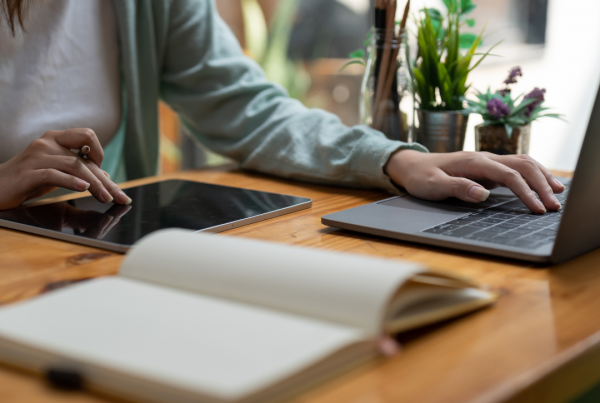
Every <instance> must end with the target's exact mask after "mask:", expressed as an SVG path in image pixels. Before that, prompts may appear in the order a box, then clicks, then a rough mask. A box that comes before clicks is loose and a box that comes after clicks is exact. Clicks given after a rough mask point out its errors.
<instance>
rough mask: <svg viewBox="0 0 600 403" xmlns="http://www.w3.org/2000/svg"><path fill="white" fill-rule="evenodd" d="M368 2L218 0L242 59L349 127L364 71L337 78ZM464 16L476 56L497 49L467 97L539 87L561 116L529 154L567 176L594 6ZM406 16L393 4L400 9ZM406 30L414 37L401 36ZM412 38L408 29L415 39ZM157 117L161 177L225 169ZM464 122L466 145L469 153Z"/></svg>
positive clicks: (592, 80) (588, 93)
mask: <svg viewBox="0 0 600 403" xmlns="http://www.w3.org/2000/svg"><path fill="white" fill-rule="evenodd" d="M373 2H374V0H216V4H217V8H218V10H219V13H220V14H221V16H222V18H223V19H224V20H225V22H226V23H227V24H228V25H229V26H230V27H231V30H232V31H233V33H234V34H235V36H236V37H237V39H238V40H239V42H240V45H241V46H242V48H243V49H244V51H245V53H246V54H247V55H248V56H249V57H252V58H253V59H255V60H256V61H257V62H259V63H260V64H261V66H262V67H263V68H264V69H265V71H266V74H267V77H268V78H269V79H271V80H274V81H276V82H278V83H280V84H281V85H283V86H284V87H286V89H287V90H288V91H289V92H290V94H291V96H293V97H294V98H297V99H299V100H301V101H302V102H304V103H305V105H307V106H308V107H318V108H323V109H325V110H327V111H330V112H332V113H335V114H336V115H338V116H339V117H340V119H341V120H342V121H343V122H344V123H345V124H347V125H355V124H358V120H359V116H358V104H359V97H360V84H361V80H362V75H363V72H364V69H363V67H362V66H360V65H352V66H350V67H349V68H347V69H345V70H344V71H343V72H341V73H339V70H340V68H341V67H342V66H343V65H344V64H345V63H346V62H347V61H348V60H349V59H348V54H349V53H350V52H352V51H353V50H356V49H358V48H363V47H364V45H363V44H364V41H365V35H366V33H367V31H368V30H369V27H370V26H371V21H372V16H371V10H372V8H373ZM474 2H475V4H476V5H477V9H476V10H475V11H474V13H473V14H472V16H473V17H474V18H475V19H476V21H477V24H476V25H475V26H474V27H473V28H470V29H471V30H473V31H474V32H479V31H480V30H481V29H482V28H483V26H484V25H486V37H485V43H484V45H483V47H482V51H485V50H487V49H488V48H489V47H491V46H492V45H494V44H496V43H497V42H499V41H502V43H501V44H500V45H499V46H498V47H496V48H495V49H494V51H493V53H494V54H496V55H498V56H497V57H489V58H488V59H486V60H485V61H484V62H483V63H482V64H481V65H480V66H479V67H478V68H477V69H475V70H474V71H473V73H472V74H471V79H470V81H471V82H472V84H473V87H474V88H477V89H479V90H481V91H485V90H486V89H487V88H488V87H491V88H492V90H494V89H497V88H499V87H500V86H501V84H502V81H504V79H505V78H506V75H507V73H508V70H509V69H510V68H511V67H514V66H521V67H522V69H523V73H524V76H523V78H522V79H521V80H520V82H519V84H518V85H517V86H515V91H516V92H518V93H520V92H529V91H530V90H531V89H533V88H534V87H540V88H546V90H547V93H546V100H547V101H546V106H548V107H551V108H552V109H553V110H555V111H557V112H558V113H562V114H564V115H565V116H566V119H567V120H568V122H561V121H557V120H554V119H548V120H541V121H538V122H534V123H533V129H532V130H533V131H532V140H531V155H532V156H533V157H534V158H536V159H537V160H539V161H540V162H542V163H543V164H545V165H546V166H548V167H550V168H554V169H559V170H573V169H574V168H575V164H576V162H577V157H578V155H579V150H580V147H581V142H582V140H583V136H584V134H585V130H586V127H587V120H588V118H589V115H590V113H591V108H592V103H593V101H594V98H595V95H596V92H597V91H598V85H599V83H600V24H598V23H597V16H598V15H599V14H600V1H598V0H475V1H474ZM424 6H429V7H438V8H442V6H441V0H413V2H412V12H413V13H415V12H416V11H417V10H419V9H421V8H422V7H424ZM403 8H404V2H403V1H402V0H400V2H399V9H403ZM409 29H412V28H409ZM413 32H414V30H413ZM160 112H161V132H162V134H161V171H162V173H168V172H174V171H177V170H181V169H190V168H196V167H201V166H205V165H215V164H219V163H223V162H224V161H226V160H225V159H224V158H222V157H220V156H218V155H215V154H213V153H210V152H208V151H207V150H205V149H204V148H202V146H200V145H198V144H196V142H195V141H194V140H192V139H191V138H190V137H189V136H187V135H186V134H185V133H184V132H182V131H181V126H180V125H179V122H178V119H177V117H176V115H175V114H174V113H173V112H172V111H170V110H169V108H168V107H167V106H166V105H161V106H160ZM479 123H481V119H480V118H479V117H478V116H475V115H472V116H471V118H470V124H469V129H468V132H467V139H466V144H465V149H466V150H474V148H475V146H474V135H473V133H474V127H475V125H477V124H479Z"/></svg>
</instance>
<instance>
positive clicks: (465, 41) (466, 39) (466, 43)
mask: <svg viewBox="0 0 600 403" xmlns="http://www.w3.org/2000/svg"><path fill="white" fill-rule="evenodd" d="M477 39H478V36H477V35H475V34H472V33H470V32H466V33H464V34H460V48H461V49H469V48H471V46H473V44H474V43H475V41H477ZM478 46H481V42H479V45H478Z"/></svg>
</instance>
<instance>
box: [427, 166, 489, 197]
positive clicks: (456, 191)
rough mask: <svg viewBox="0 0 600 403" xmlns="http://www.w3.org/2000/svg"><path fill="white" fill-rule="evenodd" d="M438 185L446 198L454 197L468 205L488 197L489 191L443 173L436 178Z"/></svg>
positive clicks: (471, 182) (464, 179)
mask: <svg viewBox="0 0 600 403" xmlns="http://www.w3.org/2000/svg"><path fill="white" fill-rule="evenodd" d="M438 184H439V186H440V188H441V189H444V191H445V192H446V197H450V196H452V197H456V198H457V199H460V200H462V201H466V202H469V203H481V202H483V201H486V200H487V199H488V197H489V196H490V191H489V190H487V189H486V188H484V187H483V186H481V185H480V184H479V183H476V182H473V181H472V180H470V179H466V178H457V177H453V176H448V175H446V174H445V173H444V174H442V175H440V176H439V178H438Z"/></svg>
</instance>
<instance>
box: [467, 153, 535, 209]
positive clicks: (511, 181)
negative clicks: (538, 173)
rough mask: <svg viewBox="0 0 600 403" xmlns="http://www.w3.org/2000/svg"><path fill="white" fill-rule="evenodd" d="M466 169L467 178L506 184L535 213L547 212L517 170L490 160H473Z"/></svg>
mask: <svg viewBox="0 0 600 403" xmlns="http://www.w3.org/2000/svg"><path fill="white" fill-rule="evenodd" d="M464 169H465V176H468V177H471V176H475V177H483V178H486V179H488V180H493V181H495V182H498V183H502V184H504V186H506V187H508V188H509V189H510V190H511V191H512V192H513V193H514V194H515V195H516V196H517V197H518V198H519V199H521V201H522V202H523V203H525V205H526V206H527V207H528V208H529V209H530V210H531V211H533V212H534V213H538V214H543V213H545V212H546V208H545V207H544V205H543V204H542V202H541V201H540V200H538V198H537V196H536V195H535V193H533V191H532V190H531V188H530V187H529V185H528V184H527V182H525V180H524V179H523V177H522V176H521V174H520V173H519V172H517V171H516V170H514V169H512V168H509V167H508V166H506V165H504V164H501V163H499V162H496V161H493V160H491V159H489V158H477V159H473V160H471V161H469V163H468V164H466V166H465V168H464Z"/></svg>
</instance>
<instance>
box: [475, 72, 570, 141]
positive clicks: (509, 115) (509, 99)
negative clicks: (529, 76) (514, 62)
mask: <svg viewBox="0 0 600 403" xmlns="http://www.w3.org/2000/svg"><path fill="white" fill-rule="evenodd" d="M522 76H523V72H522V71H521V68H520V67H518V66H517V67H513V68H512V69H510V71H509V73H508V77H507V78H506V80H504V88H502V89H500V90H498V91H496V92H494V93H492V92H491V90H490V89H489V88H488V90H487V92H485V93H482V92H479V91H477V94H476V97H477V101H472V100H467V102H468V104H469V106H470V111H471V112H472V113H478V114H480V115H481V116H482V117H483V124H484V125H485V126H489V125H504V126H505V128H506V134H507V135H508V137H509V138H510V136H511V134H512V131H513V128H515V127H518V126H524V125H527V124H529V123H531V122H533V121H534V120H537V119H540V118H545V117H546V118H555V119H563V116H562V115H559V114H556V113H547V111H548V110H549V108H545V107H543V104H544V101H545V94H546V90H545V89H543V88H537V87H536V88H534V89H533V91H531V92H530V93H528V94H526V95H525V96H523V95H519V96H517V97H515V98H513V96H512V89H511V87H510V86H511V85H512V84H516V83H517V80H518V78H519V77H522Z"/></svg>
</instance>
